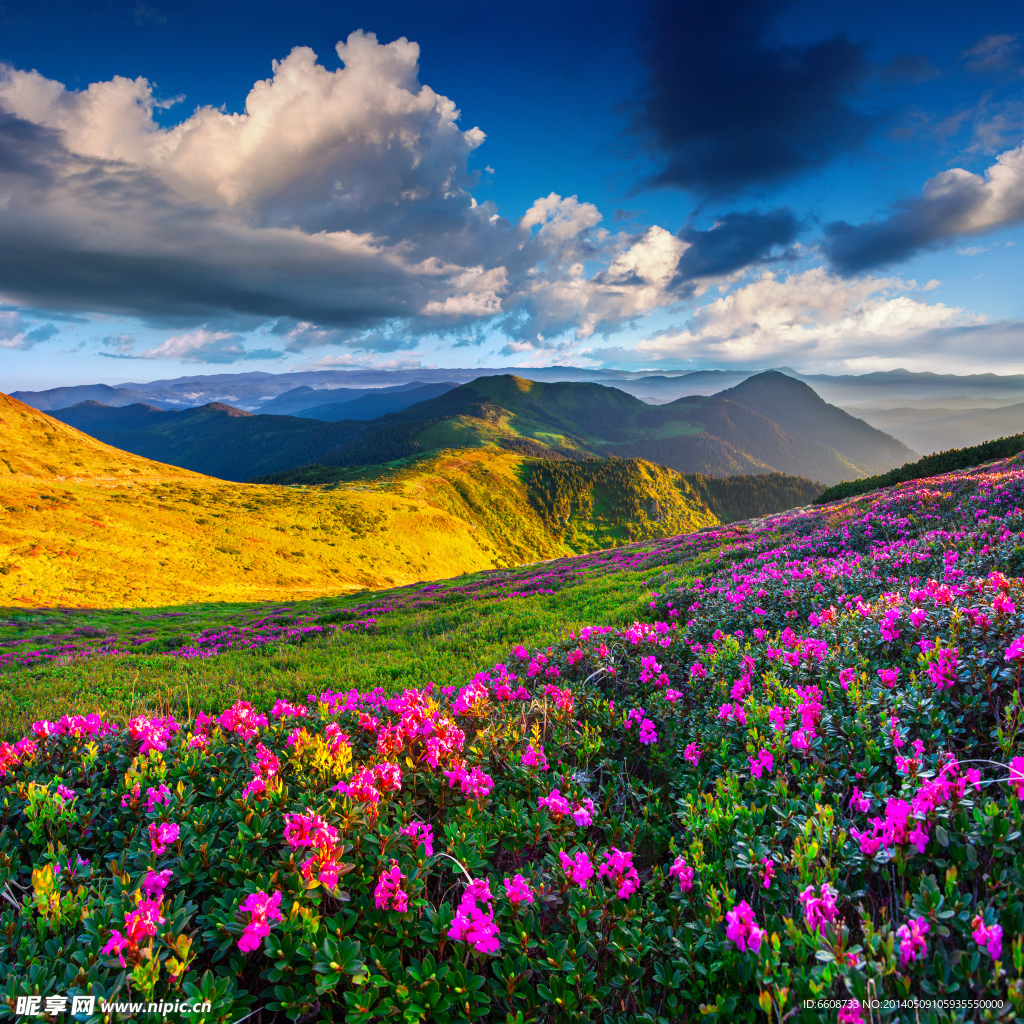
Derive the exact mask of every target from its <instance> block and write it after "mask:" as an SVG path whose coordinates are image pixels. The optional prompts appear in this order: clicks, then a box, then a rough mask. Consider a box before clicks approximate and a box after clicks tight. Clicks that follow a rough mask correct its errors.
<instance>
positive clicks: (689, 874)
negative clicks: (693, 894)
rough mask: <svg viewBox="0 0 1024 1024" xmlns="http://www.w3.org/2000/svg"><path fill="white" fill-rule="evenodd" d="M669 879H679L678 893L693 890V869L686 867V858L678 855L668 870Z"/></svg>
mask: <svg viewBox="0 0 1024 1024" xmlns="http://www.w3.org/2000/svg"><path fill="white" fill-rule="evenodd" d="M668 873H669V877H670V878H678V879H679V891H680V892H689V891H690V890H691V889H692V888H693V868H691V867H688V866H687V864H686V858H685V857H684V856H683V855H682V854H680V855H679V856H678V857H676V859H675V860H674V861H673V862H672V867H670V868H669V869H668Z"/></svg>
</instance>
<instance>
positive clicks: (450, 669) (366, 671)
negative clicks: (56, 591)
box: [0, 567, 678, 739]
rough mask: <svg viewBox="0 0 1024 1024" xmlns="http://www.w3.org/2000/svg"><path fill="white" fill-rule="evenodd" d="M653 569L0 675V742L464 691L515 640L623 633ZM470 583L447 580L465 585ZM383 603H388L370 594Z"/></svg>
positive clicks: (49, 619)
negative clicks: (371, 623) (269, 647)
mask: <svg viewBox="0 0 1024 1024" xmlns="http://www.w3.org/2000/svg"><path fill="white" fill-rule="evenodd" d="M663 573H664V569H663V568H662V567H655V568H651V569H648V570H645V571H641V572H631V571H620V572H611V573H606V574H595V575H594V576H593V577H592V578H590V579H588V580H586V581H584V582H581V583H579V584H577V585H575V586H572V587H566V588H564V589H562V590H560V591H559V592H558V593H556V594H544V595H538V596H532V597H529V598H523V599H513V600H510V599H508V598H507V597H496V598H483V599H478V598H474V599H473V600H469V601H457V602H452V603H450V604H448V605H447V606H446V607H442V608H441V609H439V610H417V611H408V612H403V611H396V612H393V613H392V614H390V615H386V616H384V617H382V618H381V620H380V626H379V631H378V632H377V634H376V635H372V634H363V633H358V632H339V633H336V634H334V635H333V636H332V637H330V638H328V639H326V640H322V641H315V642H311V643H307V644H304V645H302V646H299V647H285V648H283V649H281V650H279V651H255V652H249V651H238V652H236V651H228V652H225V653H223V654H220V655H218V656H217V657H215V658H209V659H203V660H197V661H187V660H178V659H174V658H171V657H169V656H166V655H165V656H156V657H154V656H143V655H133V654H129V655H125V656H122V657H104V658H93V659H89V660H81V661H71V662H70V663H69V664H65V665H59V664H53V663H51V664H41V665H36V666H32V667H28V668H20V667H18V668H15V667H8V668H3V669H0V739H2V738H10V737H14V736H18V735H21V734H22V733H23V732H24V730H25V729H26V728H27V727H28V725H29V724H30V723H31V722H32V721H34V720H36V719H38V718H50V719H53V720H55V719H57V718H59V717H60V715H62V714H71V713H76V712H78V713H82V714H86V713H88V712H90V711H97V712H102V713H103V714H105V715H108V716H110V717H114V718H120V719H122V720H126V719H127V718H128V717H130V715H131V714H139V713H140V712H142V711H148V712H149V713H155V712H158V711H159V712H161V713H163V712H168V711H172V712H174V713H176V714H179V715H181V714H185V713H187V712H188V711H189V710H191V712H192V713H195V711H196V710H199V709H205V710H207V711H215V710H222V709H223V708H224V707H226V706H228V705H229V704H231V703H232V702H233V701H234V700H236V699H243V700H247V701H250V702H252V703H253V704H254V705H256V706H258V707H261V708H269V707H270V706H271V705H272V704H273V702H274V701H275V700H276V699H277V698H279V697H282V698H291V699H297V700H299V701H302V702H304V701H305V697H306V695H307V694H309V693H319V692H321V691H322V690H324V689H333V690H347V689H348V688H350V687H353V686H354V687H357V688H359V689H360V690H369V689H372V688H373V687H375V686H383V687H385V688H386V689H387V690H389V691H392V690H395V689H398V688H401V687H403V686H425V685H427V684H428V683H431V682H433V683H435V684H437V685H438V686H446V685H459V686H461V685H464V684H465V682H466V680H467V679H469V678H471V677H472V675H473V673H474V672H476V671H478V670H479V669H480V667H481V666H483V665H489V664H494V663H495V662H496V661H499V660H502V659H504V658H506V657H507V655H508V648H509V644H510V643H512V642H515V641H516V640H518V639H522V640H524V641H525V640H527V639H528V638H531V637H532V638H539V637H544V638H550V639H552V640H554V639H557V638H560V637H563V636H565V635H567V634H568V633H569V632H570V631H571V630H576V629H579V628H580V627H582V626H585V625H592V624H593V623H594V622H602V623H608V624H623V625H625V624H628V623H630V622H632V621H634V620H635V619H637V618H638V617H640V616H641V612H642V605H643V603H644V602H645V601H646V600H647V599H649V597H650V588H651V585H652V581H654V580H655V579H657V578H661V577H662V576H663ZM677 575H678V574H677ZM474 579H476V577H475V576H469V577H462V578H459V579H457V580H453V581H452V583H453V584H455V585H460V584H465V583H467V582H472V581H473V580H474ZM379 596H380V597H381V599H382V600H384V599H386V596H387V595H379ZM349 603H351V599H347V600H346V599H323V600H318V601H307V602H299V603H295V604H292V605H291V606H290V608H291V610H292V611H293V612H294V613H295V614H297V615H313V616H322V615H325V616H327V617H329V616H330V613H331V610H332V609H334V608H337V607H341V606H344V605H345V604H349ZM276 608H277V606H266V605H263V606H243V605H224V604H206V605H191V606H180V607H178V608H177V609H176V611H177V612H178V613H183V614H180V615H175V617H173V618H171V617H168V618H162V617H161V618H155V617H154V616H153V615H152V613H141V612H133V611H127V610H125V611H120V612H118V611H114V612H110V611H108V612H89V611H81V612H67V613H53V612H48V613H45V614H41V613H20V614H15V615H12V616H9V617H8V619H7V620H6V621H5V620H2V619H0V640H4V639H10V638H12V637H16V636H19V635H20V636H27V635H37V634H38V633H39V632H41V631H53V630H63V631H72V630H74V629H82V628H83V627H85V628H92V629H97V628H98V629H102V630H104V632H109V633H114V634H117V635H120V636H124V637H130V636H132V635H137V634H139V633H140V632H143V633H145V634H146V635H157V636H172V635H176V634H181V633H184V634H195V633H199V632H201V631H202V630H205V629H212V628H219V627H220V626H222V625H223V624H225V623H228V622H234V623H238V622H245V621H248V620H250V619H252V618H257V617H259V616H262V615H265V614H267V613H268V612H269V611H271V610H272V609H276Z"/></svg>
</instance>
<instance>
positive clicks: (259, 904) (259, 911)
mask: <svg viewBox="0 0 1024 1024" xmlns="http://www.w3.org/2000/svg"><path fill="white" fill-rule="evenodd" d="M280 906H281V893H280V892H275V893H274V894H273V895H269V894H268V893H265V892H263V891H262V890H261V891H258V892H251V893H249V895H248V896H246V898H245V899H244V900H243V901H242V903H241V906H239V908H238V909H239V911H240V912H241V913H243V914H248V915H249V921H248V923H247V924H246V926H245V928H244V929H243V930H242V937H241V938H240V939H239V940H238V948H239V949H240V950H241V951H242V952H243V953H250V952H252V950H254V949H258V948H259V946H260V943H261V942H262V941H263V940H264V939H265V938H266V937H267V936H268V935H269V934H270V922H271V921H281V920H283V918H282V915H281V911H280V910H279V909H278V908H279V907H280Z"/></svg>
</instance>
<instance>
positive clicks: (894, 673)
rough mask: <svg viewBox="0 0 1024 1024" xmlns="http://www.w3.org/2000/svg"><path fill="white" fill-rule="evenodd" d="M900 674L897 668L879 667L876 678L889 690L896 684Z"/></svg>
mask: <svg viewBox="0 0 1024 1024" xmlns="http://www.w3.org/2000/svg"><path fill="white" fill-rule="evenodd" d="M899 674H900V670H899V669H898V668H880V669H879V670H878V678H879V679H880V680H881V681H882V682H883V683H885V685H886V686H888V687H889V689H890V690H891V689H892V688H893V687H894V686H895V685H896V679H897V677H898V676H899Z"/></svg>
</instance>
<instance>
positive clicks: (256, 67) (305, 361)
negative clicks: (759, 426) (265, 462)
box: [0, 0, 1024, 391]
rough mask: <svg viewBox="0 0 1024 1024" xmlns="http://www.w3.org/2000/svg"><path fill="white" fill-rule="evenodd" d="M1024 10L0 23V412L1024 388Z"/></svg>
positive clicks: (211, 1) (81, 3)
mask: <svg viewBox="0 0 1024 1024" xmlns="http://www.w3.org/2000/svg"><path fill="white" fill-rule="evenodd" d="M1022 90H1024V4H1022V3H1020V0H1012V2H1001V0H1000V2H985V0H972V2H971V3H969V4H968V3H961V2H953V3H943V2H928V3H924V2H919V0H911V2H901V0H884V2H880V3H875V2H870V0H859V2H854V3H845V2H839V0H837V2H817V0H816V2H810V3H774V2H767V0H764V2H754V3H748V2H744V0H713V2H700V3H689V2H654V3H645V2H628V3H605V2H589V0H545V2H543V3H522V2H515V0H487V2H454V3H453V2H440V0H438V2H434V0H417V2H414V3H404V2H397V0H392V2H386V3H383V2H374V3H344V2H334V3H321V2H319V0H289V2H287V3H278V2H276V0H263V2H233V0H203V2H201V3H191V2H178V0H127V2H122V0H76V2H71V3H59V2H47V0H31V2H27V3H24V2H20V0H15V2H11V0H0V390H3V391H14V390H18V389H39V388H46V387H54V386H60V385H68V384H79V383H94V382H105V383H112V384H114V383H120V382H123V381H132V380H138V381H141V380H151V379H157V378H169V377H175V376H183V375H191V374H197V373H224V372H242V371H251V370H263V371H267V372H272V373H280V372H286V371H292V370H301V369H311V368H328V367H337V368H342V369H343V368H349V367H351V368H359V367H379V368H388V367H394V368H399V367H400V368H415V367H418V366H423V367H427V366H429V367H475V366H491V367H493V366H522V367H531V366H532V367H536V366H550V365H573V366H581V367H619V368H623V369H630V370H639V369H649V370H651V371H653V372H658V373H661V372H680V371H685V370H693V369H704V368H713V367H720V368H743V369H756V368H763V367H766V366H781V365H785V366H791V367H794V368H796V369H798V370H802V371H805V372H828V373H863V372H869V371H874V370H885V369H893V368H896V367H906V368H908V369H912V370H931V371H939V372H951V373H974V372H986V371H991V372H1001V373H1018V372H1024V287H1022V281H1024V273H1022V271H1024V91H1022Z"/></svg>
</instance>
